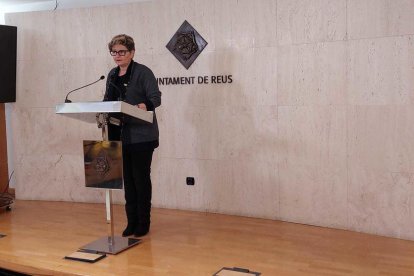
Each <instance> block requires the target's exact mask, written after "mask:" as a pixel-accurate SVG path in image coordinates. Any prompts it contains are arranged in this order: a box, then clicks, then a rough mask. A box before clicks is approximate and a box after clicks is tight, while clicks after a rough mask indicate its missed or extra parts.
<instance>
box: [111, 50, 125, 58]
mask: <svg viewBox="0 0 414 276" xmlns="http://www.w3.org/2000/svg"><path fill="white" fill-rule="evenodd" d="M127 52H129V51H128V50H119V51H109V53H110V54H111V56H113V57H114V56H116V55H117V54H118V55H119V56H125V55H126V53H127Z"/></svg>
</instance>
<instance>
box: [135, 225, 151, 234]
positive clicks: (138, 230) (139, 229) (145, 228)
mask: <svg viewBox="0 0 414 276" xmlns="http://www.w3.org/2000/svg"><path fill="white" fill-rule="evenodd" d="M149 229H150V224H149V223H140V224H138V225H137V226H136V227H135V230H134V236H135V237H142V236H145V235H146V234H148V232H149Z"/></svg>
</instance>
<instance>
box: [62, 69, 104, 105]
mask: <svg viewBox="0 0 414 276" xmlns="http://www.w3.org/2000/svg"><path fill="white" fill-rule="evenodd" d="M104 78H105V76H101V77H100V78H99V79H98V80H97V81H94V82H92V83H90V84H87V85H84V86H82V87H79V88H76V89H74V90H72V91H69V93H68V94H66V98H65V103H71V102H72V101H71V100H69V99H68V96H69V94H70V93H72V92H75V91H76V90H79V89H82V88H85V87H87V86H89V85H92V84H94V83H97V82H98V81H100V80H103V79H104Z"/></svg>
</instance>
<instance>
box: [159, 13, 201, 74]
mask: <svg viewBox="0 0 414 276" xmlns="http://www.w3.org/2000/svg"><path fill="white" fill-rule="evenodd" d="M206 46H207V41H205V39H204V38H203V37H202V36H201V35H200V34H199V33H198V32H197V31H196V30H195V29H194V28H193V26H191V25H190V23H188V22H187V20H185V21H184V23H183V24H182V25H181V27H180V28H179V29H178V30H177V32H176V33H175V34H174V35H173V37H172V38H171V40H170V42H168V44H167V45H166V46H165V47H167V49H168V50H169V51H170V52H171V53H172V54H173V55H174V56H175V58H176V59H178V61H179V62H180V63H181V64H182V65H183V66H184V67H185V68H186V69H188V68H190V66H191V64H193V62H194V61H195V60H196V59H197V57H198V55H199V54H200V53H201V52H202V51H203V50H204V48H205V47H206Z"/></svg>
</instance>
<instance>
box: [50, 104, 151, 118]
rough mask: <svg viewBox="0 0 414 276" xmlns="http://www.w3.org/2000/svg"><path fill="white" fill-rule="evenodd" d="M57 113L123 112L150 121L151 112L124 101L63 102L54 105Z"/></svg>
mask: <svg viewBox="0 0 414 276" xmlns="http://www.w3.org/2000/svg"><path fill="white" fill-rule="evenodd" d="M56 113H57V114H83V113H92V114H94V115H95V114H96V113H123V114H127V115H129V116H132V117H134V118H137V119H140V120H143V121H146V122H149V123H152V120H153V112H152V111H145V110H142V109H140V108H138V107H136V106H133V105H130V104H128V103H126V102H121V101H112V102H78V103H63V104H58V105H57V106H56Z"/></svg>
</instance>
